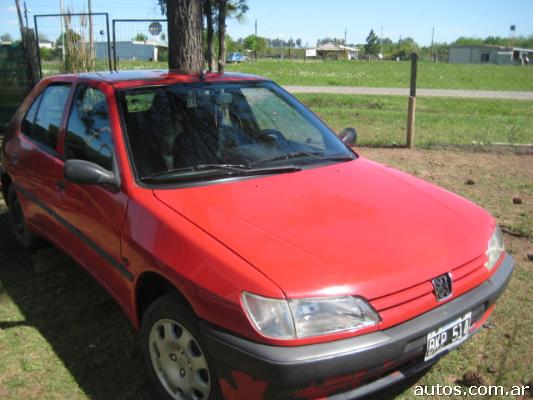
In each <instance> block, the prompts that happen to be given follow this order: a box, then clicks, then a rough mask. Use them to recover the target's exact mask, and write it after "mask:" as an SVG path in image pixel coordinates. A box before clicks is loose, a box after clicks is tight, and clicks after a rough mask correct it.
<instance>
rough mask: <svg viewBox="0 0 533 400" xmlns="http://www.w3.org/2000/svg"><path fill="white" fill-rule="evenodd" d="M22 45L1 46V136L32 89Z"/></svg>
mask: <svg viewBox="0 0 533 400" xmlns="http://www.w3.org/2000/svg"><path fill="white" fill-rule="evenodd" d="M27 70H28V69H27V64H26V54H25V52H24V48H23V46H22V44H21V43H18V44H13V45H0V134H1V133H2V132H4V130H5V128H6V126H7V124H8V123H9V121H10V119H11V117H12V116H13V114H14V113H15V111H16V110H17V107H18V106H19V104H20V102H21V101H22V100H23V99H24V96H25V95H26V93H28V92H29V90H30V89H31V82H30V80H29V79H28V75H27Z"/></svg>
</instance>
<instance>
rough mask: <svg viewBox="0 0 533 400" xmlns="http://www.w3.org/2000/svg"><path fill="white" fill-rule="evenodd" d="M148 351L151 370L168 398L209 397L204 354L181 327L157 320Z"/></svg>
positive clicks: (187, 399) (190, 335)
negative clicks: (168, 395) (152, 369)
mask: <svg viewBox="0 0 533 400" xmlns="http://www.w3.org/2000/svg"><path fill="white" fill-rule="evenodd" d="M149 351H150V359H151V361H152V365H153V367H154V371H155V373H156V375H157V377H158V379H159V381H160V382H161V384H162V385H163V387H164V388H165V389H166V391H167V392H168V394H170V396H172V398H174V399H178V400H202V399H208V398H209V393H210V391H211V374H210V372H209V367H208V364H207V359H206V356H205V353H204V352H203V350H202V348H201V347H200V345H199V343H198V342H197V341H196V339H195V338H194V336H193V335H192V334H191V332H189V331H188V330H187V329H186V328H185V327H184V326H183V325H182V324H180V323H179V322H177V321H174V320H172V319H161V320H159V321H157V322H156V323H155V324H154V325H153V326H152V329H151V330H150V336H149Z"/></svg>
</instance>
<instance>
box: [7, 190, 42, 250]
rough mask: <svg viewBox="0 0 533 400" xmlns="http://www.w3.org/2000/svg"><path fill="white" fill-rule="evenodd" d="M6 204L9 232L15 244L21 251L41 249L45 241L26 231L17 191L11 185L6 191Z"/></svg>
mask: <svg viewBox="0 0 533 400" xmlns="http://www.w3.org/2000/svg"><path fill="white" fill-rule="evenodd" d="M6 203H7V208H8V210H9V212H8V214H9V222H10V224H11V230H12V232H13V237H14V238H15V240H16V241H17V244H18V245H19V246H20V247H22V248H23V249H37V248H39V247H42V246H43V245H44V243H45V241H44V240H43V239H41V238H40V237H38V236H37V235H35V234H34V233H32V232H30V230H29V229H28V226H27V224H26V217H25V216H24V210H23V209H22V206H21V204H20V201H19V198H18V195H17V191H16V190H15V188H14V186H13V185H9V188H8V190H7V202H6Z"/></svg>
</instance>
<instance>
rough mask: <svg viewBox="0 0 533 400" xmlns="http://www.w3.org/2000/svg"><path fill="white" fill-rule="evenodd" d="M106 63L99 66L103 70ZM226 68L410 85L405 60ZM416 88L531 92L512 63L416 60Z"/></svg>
mask: <svg viewBox="0 0 533 400" xmlns="http://www.w3.org/2000/svg"><path fill="white" fill-rule="evenodd" d="M108 68H109V67H108V63H107V61H105V60H104V61H102V60H100V61H98V69H100V70H104V71H105V70H107V69H108ZM167 68H168V63H167V62H152V61H121V62H120V61H119V69H122V70H123V69H167ZM226 70H227V71H238V72H243V73H250V74H257V75H262V76H264V77H267V78H269V79H272V80H274V81H276V82H277V83H278V84H280V85H304V86H317V85H318V86H322V85H324V86H370V87H409V79H410V63H409V62H405V61H402V62H395V61H306V62H304V61H302V60H259V61H258V62H246V63H241V64H228V65H227V66H226ZM59 71H60V62H58V61H57V62H43V74H44V75H52V74H57V73H59ZM418 87H420V88H434V89H469V90H476V89H477V90H512V91H532V90H533V68H532V67H521V66H514V65H474V64H472V65H469V64H466V65H463V64H447V63H430V62H423V61H422V62H420V63H419V65H418Z"/></svg>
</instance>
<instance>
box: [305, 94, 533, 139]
mask: <svg viewBox="0 0 533 400" xmlns="http://www.w3.org/2000/svg"><path fill="white" fill-rule="evenodd" d="M297 97H298V98H299V99H300V100H301V101H302V102H303V103H304V104H306V105H307V106H308V107H310V108H311V110H313V111H314V112H315V113H317V114H318V115H319V116H320V117H321V118H322V119H323V120H324V121H325V122H326V123H327V124H328V125H330V126H331V127H332V128H333V129H334V130H335V131H336V132H340V131H341V130H342V129H343V128H345V127H347V126H353V127H355V128H356V129H357V131H358V133H359V140H358V143H359V144H361V145H373V146H376V145H401V144H405V131H406V123H407V99H406V98H404V97H397V96H369V95H336V94H298V95H297ZM491 143H533V104H532V103H531V102H530V101H516V100H495V99H462V98H444V97H440V98H438V97H424V98H418V99H417V107H416V126H415V144H416V145H417V146H431V145H444V144H446V145H448V144H451V145H466V144H491Z"/></svg>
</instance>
